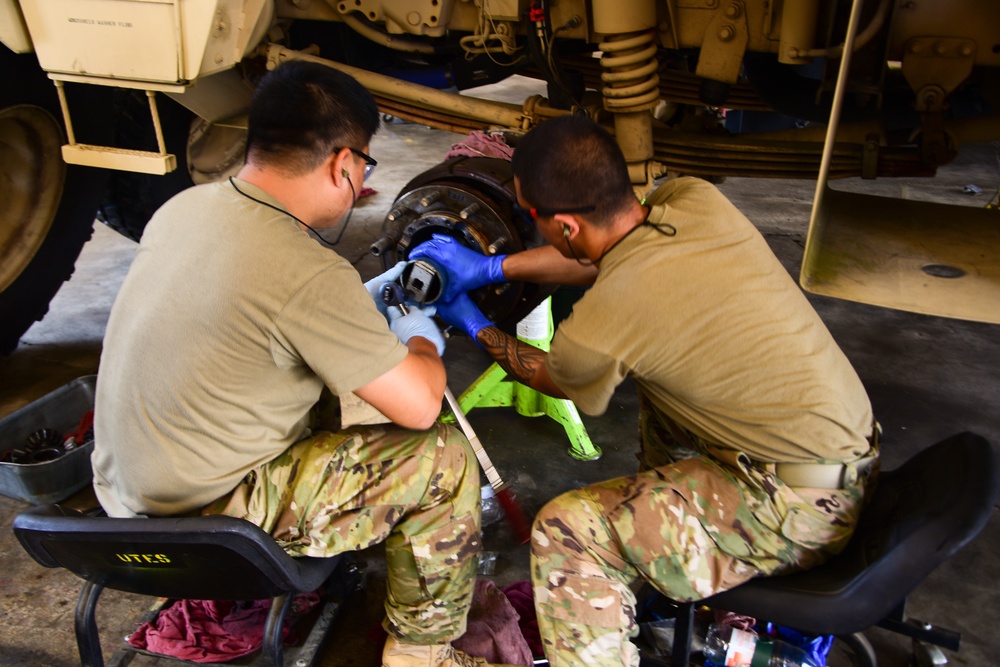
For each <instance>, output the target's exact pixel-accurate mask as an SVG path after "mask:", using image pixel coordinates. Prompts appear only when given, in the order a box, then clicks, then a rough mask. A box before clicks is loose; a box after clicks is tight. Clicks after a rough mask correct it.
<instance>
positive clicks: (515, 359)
mask: <svg viewBox="0 0 1000 667" xmlns="http://www.w3.org/2000/svg"><path fill="white" fill-rule="evenodd" d="M476 340H477V341H478V342H479V344H480V345H482V346H483V349H484V350H486V352H487V353H489V355H490V356H491V357H493V359H494V360H495V361H496V362H497V365H498V366H500V368H502V369H504V370H505V371H506V372H507V375H509V376H511V377H512V378H513V379H515V380H517V381H518V382H520V383H521V384H525V385H528V386H531V378H532V377H534V375H535V373H537V372H538V369H539V368H540V367H541V366H542V364H544V363H545V352H544V351H542V350H539V349H538V348H537V347H533V346H531V345H528V344H527V343H522V342H521V341H519V340H518V339H517V338H515V337H514V336H510V335H508V334H505V333H504V332H503V331H501V330H500V329H498V328H496V327H486V328H485V329H482V330H480V331H479V334H478V335H477V336H476Z"/></svg>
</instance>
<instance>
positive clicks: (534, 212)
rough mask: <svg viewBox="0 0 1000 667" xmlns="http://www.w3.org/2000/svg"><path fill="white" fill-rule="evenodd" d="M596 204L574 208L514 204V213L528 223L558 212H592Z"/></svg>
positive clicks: (595, 208)
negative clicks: (528, 206)
mask: <svg viewBox="0 0 1000 667" xmlns="http://www.w3.org/2000/svg"><path fill="white" fill-rule="evenodd" d="M596 210H597V207H596V206H577V207H576V208H535V207H532V208H524V207H523V206H519V205H517V204H514V213H515V214H516V215H519V216H521V219H522V220H524V221H525V222H527V223H529V224H536V223H537V222H538V218H539V217H544V218H548V217H552V216H553V215H558V214H560V213H593V212H594V211H596Z"/></svg>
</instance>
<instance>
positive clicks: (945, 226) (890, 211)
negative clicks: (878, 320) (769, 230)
mask: <svg viewBox="0 0 1000 667" xmlns="http://www.w3.org/2000/svg"><path fill="white" fill-rule="evenodd" d="M861 4H862V0H854V3H853V6H852V10H851V17H850V21H849V23H848V28H847V35H846V37H845V40H844V56H843V58H842V61H841V65H840V71H839V74H838V80H837V86H836V88H835V90H834V98H833V108H832V111H831V114H830V122H829V124H828V129H827V136H826V142H825V146H824V151H823V158H822V160H821V162H820V171H819V178H818V180H817V184H816V196H815V198H814V200H813V210H812V217H811V219H810V221H809V234H808V237H807V238H806V249H805V255H804V257H803V260H802V269H801V271H800V273H799V282H800V283H801V285H802V287H803V288H804V289H806V290H808V291H810V292H813V293H816V294H823V295H827V296H833V297H837V298H840V299H847V300H849V301H858V302H862V303H869V304H873V305H877V306H884V307H887V308H896V309H899V310H906V311H911V312H916V313H923V314H927V315H938V316H942V317H953V318H957V319H965V320H976V321H983V322H992V323H997V324H1000V216H997V215H996V213H995V212H994V211H990V210H986V209H974V208H966V207H958V206H948V205H943V204H936V203H929V202H920V201H913V200H902V199H894V198H888V197H876V196H873V195H866V194H858V193H850V192H843V191H838V190H834V189H832V188H830V187H829V185H828V184H827V179H828V177H829V173H830V171H829V170H830V163H831V159H832V155H833V149H834V145H835V138H836V135H837V126H838V124H839V120H840V109H841V105H842V103H843V98H844V91H845V89H846V81H847V72H848V71H849V68H850V56H851V53H852V51H853V48H852V46H853V43H854V39H855V36H856V31H857V25H858V18H859V14H860V7H861Z"/></svg>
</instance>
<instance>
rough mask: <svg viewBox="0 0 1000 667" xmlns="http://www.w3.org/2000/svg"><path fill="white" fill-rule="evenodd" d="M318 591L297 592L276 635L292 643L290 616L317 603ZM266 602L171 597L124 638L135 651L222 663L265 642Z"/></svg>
mask: <svg viewBox="0 0 1000 667" xmlns="http://www.w3.org/2000/svg"><path fill="white" fill-rule="evenodd" d="M319 601H320V596H319V594H318V593H315V592H314V593H301V594H299V595H297V596H295V598H294V600H293V601H292V608H291V610H290V611H289V613H288V615H287V616H286V617H285V627H283V628H282V630H281V638H282V641H283V642H284V643H285V644H294V643H295V641H296V637H295V635H294V632H293V630H292V629H291V628H290V622H291V620H292V619H293V618H294V617H296V616H299V615H301V614H304V613H307V612H308V611H309V610H311V609H312V608H313V607H315V606H316V605H317V604H319ZM270 609H271V601H270V600H251V601H246V602H237V601H233V600H176V601H175V602H174V603H173V604H172V605H170V606H169V607H166V608H165V609H162V610H161V611H160V613H159V614H158V615H157V616H156V618H155V619H154V620H153V621H151V622H146V623H143V624H141V625H140V626H139V627H138V628H136V630H135V632H133V633H132V634H131V635H129V637H128V643H129V645H131V646H134V647H135V648H137V649H140V650H144V651H150V652H152V653H159V654H160V655H167V656H171V657H174V658H180V659H182V660H190V661H191V662H198V663H201V662H227V661H229V660H235V659H237V658H242V657H243V656H246V655H249V654H251V653H253V652H254V651H257V650H259V649H260V647H261V646H262V645H263V644H264V624H265V623H266V621H267V614H268V612H269V611H270Z"/></svg>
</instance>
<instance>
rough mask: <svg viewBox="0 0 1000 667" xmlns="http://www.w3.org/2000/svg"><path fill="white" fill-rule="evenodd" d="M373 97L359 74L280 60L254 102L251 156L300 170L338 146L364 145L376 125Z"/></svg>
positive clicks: (249, 139) (250, 158) (253, 159)
mask: <svg viewBox="0 0 1000 667" xmlns="http://www.w3.org/2000/svg"><path fill="white" fill-rule="evenodd" d="M380 123H381V117H380V116H379V110H378V106H376V104H375V98H373V97H372V95H371V93H369V92H368V91H367V90H366V89H365V88H364V86H362V85H361V84H360V83H358V81H357V80H356V79H354V78H353V77H351V76H349V75H348V74H345V73H343V72H341V71H339V70H336V69H333V68H332V67H327V66H326V65H321V64H319V63H314V62H308V61H304V60H289V61H286V62H284V63H281V64H280V65H278V66H277V67H276V68H274V69H273V70H272V71H270V72H268V73H267V74H266V75H264V77H263V78H262V79H261V81H260V83H259V84H258V85H257V89H256V90H255V91H254V95H253V100H252V101H251V103H250V117H249V120H248V130H247V161H248V162H254V163H260V164H266V165H268V166H271V167H274V168H277V169H281V170H282V171H285V172H287V173H290V174H293V175H297V174H302V173H305V172H307V171H310V170H312V169H315V168H316V167H317V166H319V165H320V164H322V163H323V160H325V159H326V158H327V157H329V156H330V154H331V153H333V152H334V149H337V148H356V149H359V150H361V149H363V148H364V147H365V146H367V145H368V144H369V142H370V141H371V138H372V137H373V136H374V135H375V133H376V132H377V131H378V128H379V124H380Z"/></svg>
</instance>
